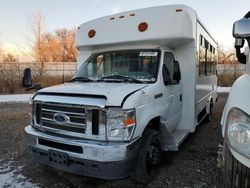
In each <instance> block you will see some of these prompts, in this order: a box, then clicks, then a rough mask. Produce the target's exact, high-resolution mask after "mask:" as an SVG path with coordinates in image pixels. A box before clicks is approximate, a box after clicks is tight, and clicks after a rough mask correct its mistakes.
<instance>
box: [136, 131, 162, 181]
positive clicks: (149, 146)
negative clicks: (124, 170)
mask: <svg viewBox="0 0 250 188" xmlns="http://www.w3.org/2000/svg"><path fill="white" fill-rule="evenodd" d="M160 161H161V147H160V141H159V134H158V132H157V131H156V130H153V129H147V130H146V131H145V132H144V134H143V137H142V143H141V147H140V149H139V151H138V155H137V158H136V162H135V170H134V174H133V178H134V179H135V181H137V182H140V183H143V184H147V183H149V182H150V181H151V180H152V179H153V178H154V177H155V176H156V175H157V172H158V170H159V164H160Z"/></svg>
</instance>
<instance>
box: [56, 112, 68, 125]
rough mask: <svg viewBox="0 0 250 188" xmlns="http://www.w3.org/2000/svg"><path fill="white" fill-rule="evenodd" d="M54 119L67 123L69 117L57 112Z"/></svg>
mask: <svg viewBox="0 0 250 188" xmlns="http://www.w3.org/2000/svg"><path fill="white" fill-rule="evenodd" d="M53 119H54V121H55V122H56V123H59V124H65V123H68V122H69V117H68V116H66V115H65V114H61V113H55V114H54V117H53Z"/></svg>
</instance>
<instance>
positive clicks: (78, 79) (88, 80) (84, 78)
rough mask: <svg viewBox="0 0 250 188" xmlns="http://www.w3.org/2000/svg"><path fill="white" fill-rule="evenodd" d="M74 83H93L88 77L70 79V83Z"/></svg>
mask: <svg viewBox="0 0 250 188" xmlns="http://www.w3.org/2000/svg"><path fill="white" fill-rule="evenodd" d="M75 81H79V82H93V80H92V79H90V78H88V77H75V78H72V80H70V82H75Z"/></svg>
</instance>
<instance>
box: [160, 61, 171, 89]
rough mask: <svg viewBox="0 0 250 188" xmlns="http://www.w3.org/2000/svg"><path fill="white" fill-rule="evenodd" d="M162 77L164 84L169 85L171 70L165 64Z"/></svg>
mask: <svg viewBox="0 0 250 188" xmlns="http://www.w3.org/2000/svg"><path fill="white" fill-rule="evenodd" d="M162 77H163V82H164V85H169V84H170V83H171V77H170V72H169V70H168V68H167V66H166V65H165V64H163V68H162Z"/></svg>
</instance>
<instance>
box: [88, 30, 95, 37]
mask: <svg viewBox="0 0 250 188" xmlns="http://www.w3.org/2000/svg"><path fill="white" fill-rule="evenodd" d="M95 33H96V31H95V30H94V29H91V30H90V31H89V33H88V36H89V38H93V37H94V36H95Z"/></svg>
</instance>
